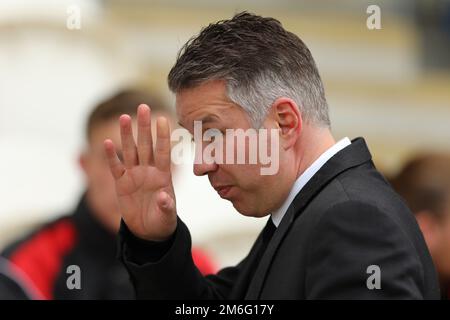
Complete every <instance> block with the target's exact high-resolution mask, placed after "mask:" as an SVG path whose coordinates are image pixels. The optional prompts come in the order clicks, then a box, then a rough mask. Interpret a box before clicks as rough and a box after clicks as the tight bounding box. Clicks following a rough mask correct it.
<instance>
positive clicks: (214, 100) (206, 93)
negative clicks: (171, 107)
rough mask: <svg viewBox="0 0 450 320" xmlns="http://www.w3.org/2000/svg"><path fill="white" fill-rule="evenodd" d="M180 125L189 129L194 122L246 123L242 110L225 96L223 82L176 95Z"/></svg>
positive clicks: (183, 91) (187, 90)
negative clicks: (230, 121) (228, 121)
mask: <svg viewBox="0 0 450 320" xmlns="http://www.w3.org/2000/svg"><path fill="white" fill-rule="evenodd" d="M176 110H177V117H178V119H179V123H180V125H182V126H183V127H185V128H187V129H189V128H191V127H192V126H193V122H194V121H196V120H202V121H203V122H214V121H216V122H223V121H227V120H232V121H239V122H240V121H246V114H245V112H244V111H243V109H242V108H241V107H240V106H238V105H236V104H235V103H234V102H233V101H231V100H230V99H229V98H228V97H227V95H226V87H225V82H224V81H210V82H208V83H205V84H202V85H199V86H197V87H194V88H190V89H184V90H182V91H180V92H178V93H177V95H176Z"/></svg>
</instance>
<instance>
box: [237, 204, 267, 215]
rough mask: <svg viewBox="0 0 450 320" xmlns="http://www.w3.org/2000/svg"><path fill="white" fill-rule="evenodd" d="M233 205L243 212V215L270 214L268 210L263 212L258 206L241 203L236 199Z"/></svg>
mask: <svg viewBox="0 0 450 320" xmlns="http://www.w3.org/2000/svg"><path fill="white" fill-rule="evenodd" d="M233 207H234V208H235V209H236V210H237V211H238V212H239V213H240V214H242V215H243V216H246V217H253V218H261V217H264V216H267V215H268V214H269V213H268V212H265V213H261V212H260V211H258V210H257V208H255V207H252V206H250V205H246V204H243V203H240V202H239V201H234V202H233Z"/></svg>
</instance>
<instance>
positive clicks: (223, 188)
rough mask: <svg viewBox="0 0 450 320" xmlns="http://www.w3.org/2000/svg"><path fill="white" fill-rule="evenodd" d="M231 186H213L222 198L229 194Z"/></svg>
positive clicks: (227, 196)
mask: <svg viewBox="0 0 450 320" xmlns="http://www.w3.org/2000/svg"><path fill="white" fill-rule="evenodd" d="M232 187H233V186H215V187H214V189H215V190H216V191H217V193H218V194H219V196H220V197H221V198H223V199H227V198H229V196H230V191H231V188H232Z"/></svg>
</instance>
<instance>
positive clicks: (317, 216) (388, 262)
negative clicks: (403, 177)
mask: <svg viewBox="0 0 450 320" xmlns="http://www.w3.org/2000/svg"><path fill="white" fill-rule="evenodd" d="M211 214H213V213H211ZM119 237H120V250H121V256H122V260H123V263H124V264H125V266H126V267H127V269H128V270H129V272H130V274H131V277H132V281H133V284H134V286H135V289H136V294H137V298H138V299H142V298H144V299H145V298H146V299H439V285H438V280H437V274H436V271H435V268H434V265H433V263H432V260H431V257H430V254H429V252H428V249H427V247H426V244H425V241H424V239H423V236H422V234H421V232H420V229H419V227H418V225H417V223H416V220H415V218H414V216H413V214H412V213H411V212H410V210H409V209H408V208H407V207H406V205H405V204H404V202H403V201H402V200H401V199H400V198H399V196H398V195H397V194H396V193H395V192H394V191H393V190H392V188H391V187H390V185H389V184H388V183H387V182H386V181H385V179H384V178H383V176H382V175H381V174H380V173H379V172H378V171H377V170H376V169H375V167H374V164H373V162H372V160H371V155H370V152H369V150H368V148H367V146H366V143H365V141H364V140H363V139H362V138H358V139H355V140H353V141H352V144H351V145H349V146H347V147H345V148H344V149H343V150H341V151H339V152H338V153H337V154H335V155H334V156H333V157H332V158H331V159H329V160H328V161H327V162H326V163H325V165H323V167H322V168H320V169H319V171H318V172H317V173H316V174H315V175H314V176H313V177H312V178H311V179H310V180H309V182H308V183H307V184H306V185H305V186H304V188H303V189H302V190H301V191H300V192H299V194H298V195H297V196H296V197H295V199H294V201H293V202H292V204H291V205H290V207H289V209H288V211H287V212H286V214H285V216H284V218H283V220H282V221H281V223H280V225H279V226H278V228H276V229H275V226H273V225H272V224H271V220H270V219H269V222H268V224H267V226H266V228H264V230H263V232H262V233H261V234H260V236H259V237H258V239H257V240H256V242H255V244H254V245H253V247H252V249H251V250H250V253H249V254H248V256H247V257H246V258H245V259H244V260H243V261H242V262H241V263H239V264H238V265H237V266H235V267H229V268H225V269H223V270H221V271H220V272H219V273H218V274H217V275H213V276H208V277H202V276H201V274H200V273H199V272H198V270H197V269H196V268H195V266H194V264H193V262H192V258H191V255H190V248H191V238H190V234H189V231H188V229H187V227H186V225H185V224H184V223H183V222H182V221H181V220H180V219H178V225H177V229H176V231H175V233H174V234H173V236H172V237H171V239H169V240H167V241H166V242H150V241H144V240H141V239H138V238H136V237H135V236H134V235H133V234H132V233H131V232H130V231H129V230H128V228H127V226H126V225H125V224H124V223H123V222H122V224H121V229H120V231H119ZM374 266H375V267H374ZM374 268H375V269H374ZM377 268H379V269H378V270H379V273H378V276H379V280H380V283H379V286H377V287H373V283H372V280H371V276H373V275H374V271H373V270H376V269H377Z"/></svg>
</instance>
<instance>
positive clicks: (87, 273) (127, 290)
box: [2, 196, 134, 299]
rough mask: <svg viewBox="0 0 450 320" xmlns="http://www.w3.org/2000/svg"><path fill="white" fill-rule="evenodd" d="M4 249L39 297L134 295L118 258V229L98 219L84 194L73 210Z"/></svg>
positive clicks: (127, 296)
mask: <svg viewBox="0 0 450 320" xmlns="http://www.w3.org/2000/svg"><path fill="white" fill-rule="evenodd" d="M2 255H3V256H4V257H5V258H7V259H8V260H9V261H10V262H11V263H12V264H13V265H14V266H15V267H16V268H17V269H19V270H21V272H22V273H23V274H24V275H25V278H24V279H23V280H27V282H28V284H29V285H30V286H32V287H34V288H35V289H36V290H35V291H37V292H38V293H39V294H38V296H36V297H33V298H35V299H134V292H133V287H132V285H131V282H130V279H129V275H128V273H127V271H126V269H125V268H124V267H123V265H122V264H121V263H120V262H119V261H118V260H117V238H116V235H115V234H114V233H111V232H109V231H108V230H106V229H105V228H104V227H103V226H102V225H101V224H100V223H99V222H98V221H97V220H96V219H95V217H94V216H93V213H92V212H91V211H90V209H89V207H88V205H87V203H86V200H85V197H84V196H83V197H82V198H81V200H80V202H79V203H78V206H77V208H76V210H75V212H74V213H73V214H71V215H67V216H64V217H62V218H59V219H57V220H55V221H53V222H50V223H48V224H46V225H44V226H43V227H41V228H39V230H37V231H34V232H32V233H31V234H30V235H28V236H27V237H26V238H25V239H23V240H20V241H18V242H16V243H14V244H12V245H10V246H9V247H7V248H6V250H5V251H4V252H3V253H2ZM71 265H75V266H78V267H79V271H80V272H79V275H80V285H81V288H79V289H78V288H76V287H74V286H73V285H74V284H75V283H76V282H75V281H72V280H71V279H69V277H70V276H71V275H75V272H76V271H74V270H73V269H70V268H69V269H68V267H69V266H71ZM67 280H69V283H70V284H71V285H70V286H68V285H67ZM69 287H70V288H69Z"/></svg>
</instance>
